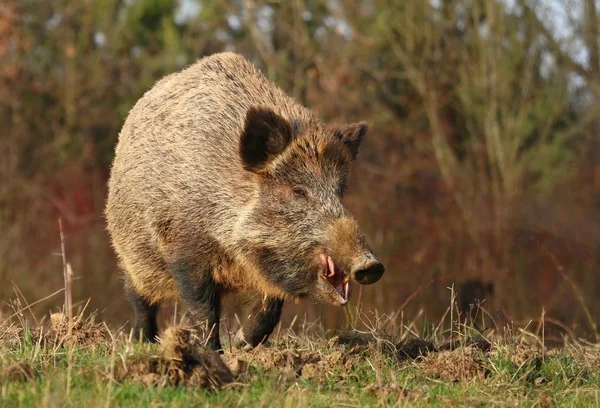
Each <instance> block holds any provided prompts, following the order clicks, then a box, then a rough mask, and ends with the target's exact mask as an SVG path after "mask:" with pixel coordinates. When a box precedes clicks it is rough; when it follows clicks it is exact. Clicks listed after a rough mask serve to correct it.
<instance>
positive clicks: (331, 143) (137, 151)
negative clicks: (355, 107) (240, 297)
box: [106, 53, 384, 350]
mask: <svg viewBox="0 0 600 408" xmlns="http://www.w3.org/2000/svg"><path fill="white" fill-rule="evenodd" d="M366 131H367V126H366V125H365V124H364V123H362V122H361V123H355V124H348V125H344V126H338V127H331V126H329V127H326V126H325V124H324V123H323V122H322V121H321V120H320V119H319V118H318V117H317V116H316V115H315V114H313V113H312V112H311V111H310V110H308V109H307V108H305V107H303V106H301V105H300V104H299V103H297V102H295V101H294V100H293V99H292V98H291V97H289V96H288V95H286V93H284V92H283V91H282V90H281V89H280V88H278V87H277V86H276V85H275V84H273V83H272V82H270V81H269V80H267V79H266V78H265V77H264V76H263V74H262V73H261V72H260V71H259V70H258V69H257V68H256V67H255V66H254V65H253V64H252V63H250V62H249V61H248V60H246V59H245V58H243V57H242V56H240V55H237V54H234V53H219V54H214V55H212V56H208V57H205V58H202V59H200V60H199V61H197V62H196V63H195V64H193V65H191V66H189V67H188V68H186V69H184V70H182V71H180V72H178V73H174V74H171V75H168V76H166V77H165V78H163V79H161V80H160V81H158V82H157V83H156V84H155V85H154V87H153V88H152V89H150V90H149V91H148V92H146V94H145V95H144V96H143V97H142V98H141V99H140V100H139V101H138V102H137V103H136V104H135V106H134V107H133V108H132V110H131V111H130V113H129V115H128V117H127V119H126V121H125V124H124V125H123V128H122V130H121V133H120V135H119V140H118V143H117V147H116V155H115V158H114V163H113V166H112V168H111V175H110V180H109V184H108V188H109V192H108V200H107V205H106V218H107V228H108V231H109V233H110V236H111V239H112V243H113V246H114V249H115V251H116V253H117V255H118V258H119V261H120V265H121V267H122V269H123V271H124V286H125V290H126V294H127V296H128V298H129V300H130V302H131V304H132V305H133V308H134V311H135V332H136V334H139V335H140V336H141V338H142V339H148V340H153V339H154V338H155V336H156V335H157V324H156V314H157V311H158V307H159V305H160V304H161V303H163V302H164V301H167V300H170V299H180V300H181V301H182V303H183V304H184V305H185V306H186V308H187V310H188V312H189V313H190V315H191V317H192V319H193V321H194V322H197V323H198V324H200V323H203V324H206V323H208V327H209V328H210V330H209V333H208V334H207V335H206V336H207V338H206V340H207V345H208V346H209V347H211V348H213V349H216V350H220V349H221V343H220V340H219V310H220V298H221V296H222V295H223V294H224V293H226V292H231V291H239V290H243V291H254V292H257V293H258V294H260V298H261V300H260V302H257V305H256V306H255V308H254V312H253V313H252V315H251V316H250V317H249V319H248V320H247V321H246V322H245V323H244V324H243V326H242V328H241V329H240V331H239V332H238V333H237V335H236V338H235V343H236V345H237V346H238V347H241V348H244V349H249V348H252V347H255V346H257V345H258V344H260V343H261V342H263V341H264V340H266V339H267V337H268V336H269V335H270V334H271V332H272V331H273V329H274V327H275V326H276V325H277V323H278V321H279V318H280V314H281V308H282V305H283V302H284V300H285V299H288V300H293V301H300V300H302V299H313V300H316V301H319V302H325V303H331V304H334V305H344V304H346V303H347V302H348V296H349V293H350V291H349V288H350V286H349V278H350V277H352V278H353V279H354V280H355V281H356V282H358V283H360V284H371V283H374V282H376V281H378V280H379V279H380V278H381V276H382V275H383V273H384V266H383V265H382V263H381V262H379V261H378V260H377V259H376V258H375V256H374V255H373V253H372V251H371V250H370V249H369V247H368V245H367V242H366V241H365V238H364V237H363V235H362V234H361V233H360V231H359V228H358V225H357V223H356V221H355V220H354V219H353V218H352V217H351V216H350V214H349V213H348V211H347V210H346V208H345V207H344V205H343V204H342V197H343V194H344V189H345V187H346V180H347V178H348V171H349V167H350V166H351V165H352V163H353V162H354V160H355V158H356V155H357V153H358V149H359V146H360V144H361V141H362V140H363V137H364V135H365V133H366Z"/></svg>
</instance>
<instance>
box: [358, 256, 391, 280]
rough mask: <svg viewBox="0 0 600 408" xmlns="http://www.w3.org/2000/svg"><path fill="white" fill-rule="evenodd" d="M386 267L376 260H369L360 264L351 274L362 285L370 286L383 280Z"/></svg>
mask: <svg viewBox="0 0 600 408" xmlns="http://www.w3.org/2000/svg"><path fill="white" fill-rule="evenodd" d="M383 272H385V267H384V266H383V264H382V263H381V262H379V261H378V260H377V259H375V258H368V259H367V261H366V262H364V261H363V262H362V263H360V264H358V265H357V266H356V267H355V268H354V269H353V270H352V272H351V274H352V278H353V279H354V280H355V281H356V282H358V283H360V284H361V285H370V284H372V283H375V282H377V281H378V280H379V279H381V276H382V275H383Z"/></svg>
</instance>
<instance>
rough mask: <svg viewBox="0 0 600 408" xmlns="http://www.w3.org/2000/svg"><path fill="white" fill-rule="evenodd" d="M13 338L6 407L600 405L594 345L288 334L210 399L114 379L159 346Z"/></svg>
mask: <svg viewBox="0 0 600 408" xmlns="http://www.w3.org/2000/svg"><path fill="white" fill-rule="evenodd" d="M12 330H13V332H10V333H9V331H8V329H7V331H6V333H5V334H4V336H3V337H0V339H1V342H0V369H1V370H2V377H1V379H0V380H1V381H2V382H1V388H0V405H1V406H7V407H44V406H49V407H55V406H73V407H86V408H91V407H99V406H103V407H106V406H119V407H140V406H148V407H180V406H181V407H184V406H185V407H189V406H241V407H248V406H252V407H254V406H277V407H280V406H283V407H288V406H289V407H296V406H311V407H331V406H352V407H354V406H439V407H447V406H519V407H534V406H536V407H537V406H539V407H549V406H580V407H590V406H599V404H600V348H598V347H597V346H593V345H587V346H584V345H582V344H575V343H570V344H568V345H566V346H564V347H562V348H560V349H553V350H546V349H544V348H543V347H541V346H540V345H539V344H531V343H527V342H526V341H525V340H524V339H523V338H516V337H515V338H511V340H510V341H506V340H505V339H504V338H501V337H500V336H496V337H494V335H493V334H491V335H490V337H489V338H490V340H491V342H492V348H491V350H487V351H483V350H480V349H476V348H469V347H464V346H463V347H458V348H457V349H455V350H453V351H439V352H438V351H435V352H432V353H430V354H428V355H427V356H425V357H421V358H417V359H415V360H411V359H399V358H397V354H395V353H394V352H393V349H390V348H389V347H382V344H383V343H381V342H378V341H377V339H376V338H375V339H374V340H373V342H371V343H370V344H367V345H362V346H357V345H348V344H339V343H340V342H339V341H337V342H336V341H335V339H333V340H332V339H331V338H324V337H322V336H314V335H313V336H309V335H295V334H293V333H287V334H283V335H280V336H277V338H276V340H274V342H273V343H272V344H270V345H269V346H263V347H259V348H258V349H256V350H255V351H253V352H249V353H242V352H237V351H234V352H233V353H231V352H229V351H227V352H226V353H225V354H224V356H223V359H224V361H226V362H230V361H231V360H232V359H234V358H237V359H238V360H240V361H244V362H245V363H247V366H248V367H247V368H244V369H242V370H241V371H240V372H239V373H237V375H236V376H235V377H234V380H233V383H231V384H228V385H226V386H224V387H223V388H221V389H217V390H212V389H204V388H201V387H198V386H195V387H192V386H185V385H177V386H169V385H145V384H143V383H141V382H139V381H136V380H131V379H129V380H123V381H121V382H118V381H116V380H115V375H114V373H115V372H116V370H117V368H118V366H119V365H121V366H123V365H125V364H127V363H128V362H130V361H131V358H134V357H136V356H137V357H141V356H149V355H154V356H157V355H160V354H161V352H162V351H161V349H160V346H157V345H140V344H132V343H130V342H128V341H127V339H126V338H125V336H117V337H116V340H114V342H113V340H111V337H110V336H106V338H105V339H103V340H97V339H96V340H94V341H87V340H86V341H79V342H77V343H78V344H69V342H68V341H56V340H57V339H58V338H59V337H60V335H61V333H62V335H64V332H60V331H56V332H55V333H53V334H51V335H50V334H49V335H47V337H43V336H40V335H39V331H38V332H34V331H30V330H22V329H17V330H15V327H14V326H13V328H12ZM47 330H48V329H47ZM81 330H86V328H81ZM48 333H51V330H48ZM104 333H107V332H106V331H105V332H104ZM330 337H331V336H330ZM375 337H377V336H375ZM405 340H406V339H405ZM405 340H404V341H405ZM438 340H439V339H438ZM462 340H465V339H462ZM436 343H437V344H438V345H439V344H442V342H441V341H440V342H436ZM398 344H402V341H399V343H398ZM226 349H228V347H227V346H226ZM282 353H283V354H284V355H292V354H293V355H298V356H299V357H298V361H296V362H295V363H293V364H290V363H289V362H285V361H286V360H285V359H283V360H282V361H283V362H280V363H277V361H278V360H277V359H276V356H279V355H282ZM290 353H291V354H290ZM315 356H316V357H315ZM311 358H312V359H313V360H315V359H316V362H314V361H313V360H311ZM311 361H312V362H311ZM16 362H26V363H28V364H29V365H30V366H31V367H32V368H33V371H34V373H35V375H34V376H33V377H31V378H28V379H21V380H17V379H14V378H10V375H8V374H7V370H9V367H11V366H12V365H14V364H15V363H16ZM273 364H274V365H275V366H271V365H273ZM311 364H312V366H311ZM290 367H291V368H292V369H290ZM311 367H312V370H311ZM294 373H296V375H294Z"/></svg>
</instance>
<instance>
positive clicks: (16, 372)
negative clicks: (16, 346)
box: [0, 361, 37, 382]
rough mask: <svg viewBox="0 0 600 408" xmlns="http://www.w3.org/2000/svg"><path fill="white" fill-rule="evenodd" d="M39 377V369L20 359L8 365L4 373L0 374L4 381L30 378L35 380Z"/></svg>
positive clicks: (20, 380) (27, 379) (21, 380)
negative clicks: (36, 369)
mask: <svg viewBox="0 0 600 408" xmlns="http://www.w3.org/2000/svg"><path fill="white" fill-rule="evenodd" d="M36 377H37V371H35V370H34V368H33V367H32V366H31V365H30V364H29V363H28V362H25V361H18V362H16V363H13V364H11V365H9V366H8V367H6V368H4V370H2V374H0V379H1V380H2V382H4V381H19V382H25V381H29V380H33V379H35V378H36Z"/></svg>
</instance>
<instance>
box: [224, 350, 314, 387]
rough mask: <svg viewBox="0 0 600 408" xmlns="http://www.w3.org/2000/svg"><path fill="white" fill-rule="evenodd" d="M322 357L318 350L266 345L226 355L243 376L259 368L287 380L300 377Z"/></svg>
mask: <svg viewBox="0 0 600 408" xmlns="http://www.w3.org/2000/svg"><path fill="white" fill-rule="evenodd" d="M320 358H321V356H320V354H319V353H316V352H311V351H304V350H296V349H293V348H287V349H279V348H268V347H264V346H263V347H258V348H256V349H254V350H252V351H249V352H239V353H236V354H229V355H226V356H225V357H224V359H225V362H226V364H227V365H228V366H229V368H230V369H231V370H232V372H234V373H236V374H237V375H239V376H241V377H244V376H247V375H248V374H250V373H254V372H256V371H257V370H263V371H271V372H274V373H276V374H277V375H278V376H281V377H282V378H283V379H287V380H291V379H294V378H297V377H299V376H300V375H301V374H302V370H303V368H304V367H305V366H306V365H307V364H310V363H313V362H316V361H318V360H319V359H320Z"/></svg>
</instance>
